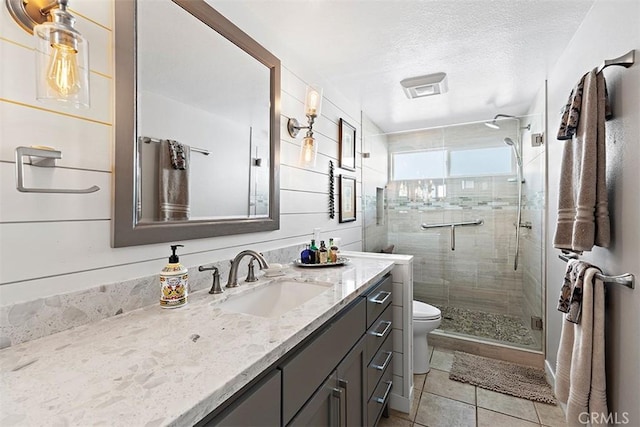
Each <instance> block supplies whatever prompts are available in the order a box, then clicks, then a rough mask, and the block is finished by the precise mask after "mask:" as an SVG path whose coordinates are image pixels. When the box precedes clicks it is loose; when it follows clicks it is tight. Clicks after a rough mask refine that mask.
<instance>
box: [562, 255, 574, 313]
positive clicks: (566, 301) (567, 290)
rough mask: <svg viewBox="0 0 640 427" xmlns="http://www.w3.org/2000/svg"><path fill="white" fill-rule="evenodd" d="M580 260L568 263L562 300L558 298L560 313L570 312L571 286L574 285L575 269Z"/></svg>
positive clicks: (572, 260) (571, 260)
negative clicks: (573, 275)
mask: <svg viewBox="0 0 640 427" xmlns="http://www.w3.org/2000/svg"><path fill="white" fill-rule="evenodd" d="M577 262H578V260H576V259H570V260H569V261H567V269H566V270H565V272H564V281H563V282H562V287H561V288H560V298H558V307H557V308H558V311H561V312H563V313H568V312H569V305H570V304H571V287H572V286H571V285H572V281H571V280H572V274H573V269H574V267H575V265H576V263H577Z"/></svg>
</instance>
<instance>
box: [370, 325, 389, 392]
mask: <svg viewBox="0 0 640 427" xmlns="http://www.w3.org/2000/svg"><path fill="white" fill-rule="evenodd" d="M392 359H393V340H392V339H391V338H389V337H387V339H386V340H385V341H384V343H383V344H382V346H381V347H380V349H379V350H378V352H377V353H376V354H375V356H373V357H372V358H371V361H370V362H369V365H368V366H367V390H368V392H367V396H369V397H371V394H372V393H373V392H374V390H375V389H376V387H377V386H378V383H379V382H380V378H381V377H382V376H384V375H385V374H386V373H387V372H392V371H393V368H392V367H391V363H392Z"/></svg>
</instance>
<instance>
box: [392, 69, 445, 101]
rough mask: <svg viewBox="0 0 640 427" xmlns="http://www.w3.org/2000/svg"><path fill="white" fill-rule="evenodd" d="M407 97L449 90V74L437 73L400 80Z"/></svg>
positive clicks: (437, 93)
mask: <svg viewBox="0 0 640 427" xmlns="http://www.w3.org/2000/svg"><path fill="white" fill-rule="evenodd" d="M400 84H401V85H402V89H403V90H404V93H405V94H406V95H407V98H409V99H413V98H422V97H423V96H431V95H439V94H441V93H445V92H446V91H447V89H448V88H447V74H446V73H435V74H429V75H426V76H420V77H410V78H408V79H404V80H402V81H401V82H400Z"/></svg>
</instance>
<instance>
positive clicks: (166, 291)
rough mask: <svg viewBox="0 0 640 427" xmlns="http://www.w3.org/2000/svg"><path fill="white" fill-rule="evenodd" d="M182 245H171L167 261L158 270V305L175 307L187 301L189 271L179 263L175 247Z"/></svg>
mask: <svg viewBox="0 0 640 427" xmlns="http://www.w3.org/2000/svg"><path fill="white" fill-rule="evenodd" d="M178 247H184V245H171V251H172V254H171V256H170V257H169V263H168V264H167V265H166V266H165V267H164V268H163V269H162V271H161V272H160V307H162V308H177V307H182V306H183V305H185V304H186V303H187V296H188V294H189V284H188V279H189V271H188V270H187V269H186V268H185V267H184V265H182V264H180V259H179V258H178V255H176V249H177V248H178Z"/></svg>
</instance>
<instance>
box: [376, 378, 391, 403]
mask: <svg viewBox="0 0 640 427" xmlns="http://www.w3.org/2000/svg"><path fill="white" fill-rule="evenodd" d="M392 386H393V381H387V391H385V392H384V396H382V397H376V402H378V403H380V404H383V403H384V402H385V401H386V400H387V396H389V392H390V391H391V387H392Z"/></svg>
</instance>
